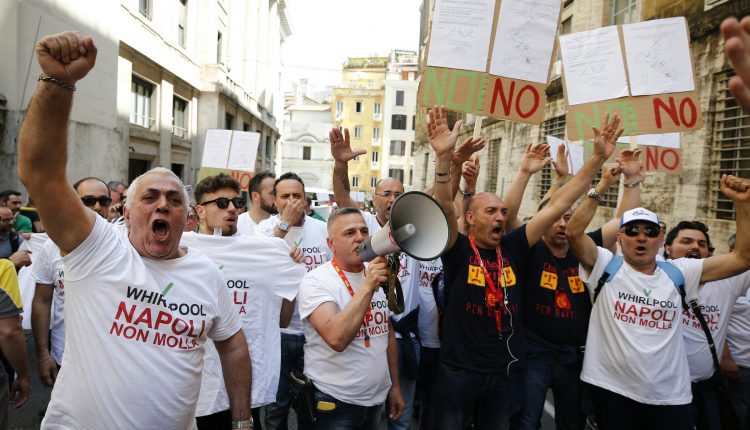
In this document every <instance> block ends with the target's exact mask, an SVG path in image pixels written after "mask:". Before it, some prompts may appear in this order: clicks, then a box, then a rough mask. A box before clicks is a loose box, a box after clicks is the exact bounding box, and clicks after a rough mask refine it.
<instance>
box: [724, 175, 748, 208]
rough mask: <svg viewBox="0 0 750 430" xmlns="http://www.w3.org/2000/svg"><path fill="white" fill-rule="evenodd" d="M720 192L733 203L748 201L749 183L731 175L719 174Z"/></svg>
mask: <svg viewBox="0 0 750 430" xmlns="http://www.w3.org/2000/svg"><path fill="white" fill-rule="evenodd" d="M720 187H721V192H722V193H724V195H725V196H727V197H729V198H730V199H732V201H733V202H735V203H747V202H750V183H748V181H747V179H742V178H738V177H736V176H732V175H722V176H721V184H720Z"/></svg>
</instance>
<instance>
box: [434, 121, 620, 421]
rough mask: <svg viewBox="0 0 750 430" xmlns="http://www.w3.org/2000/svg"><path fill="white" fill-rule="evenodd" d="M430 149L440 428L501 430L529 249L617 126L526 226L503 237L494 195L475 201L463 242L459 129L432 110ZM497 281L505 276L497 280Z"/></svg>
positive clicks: (594, 167) (587, 174) (605, 152)
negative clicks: (438, 227) (446, 231)
mask: <svg viewBox="0 0 750 430" xmlns="http://www.w3.org/2000/svg"><path fill="white" fill-rule="evenodd" d="M429 115H430V122H431V123H433V124H434V125H435V127H434V128H432V127H430V130H431V133H430V135H429V140H430V145H431V146H432V148H433V149H434V151H435V154H436V164H435V181H434V185H433V193H434V195H435V198H436V199H437V200H438V202H440V204H441V206H442V208H443V210H444V211H445V213H446V215H447V218H448V221H449V223H450V227H451V228H450V230H451V232H450V239H449V242H448V250H447V251H446V252H445V253H444V254H443V256H442V260H443V264H444V273H445V311H444V313H443V320H442V345H441V357H440V369H439V371H438V380H437V385H436V388H435V389H436V397H435V411H436V417H435V422H436V423H437V425H438V428H443V429H457V428H468V426H469V425H470V423H471V421H472V419H473V420H474V428H475V429H480V430H481V429H490V428H492V429H506V428H507V427H508V424H509V415H510V403H511V396H512V393H511V374H512V372H516V371H517V370H519V362H518V361H519V360H518V359H519V357H520V333H519V329H520V321H519V316H520V314H519V306H520V303H519V300H520V296H521V291H520V290H519V288H520V286H521V285H524V284H525V282H526V280H525V279H524V278H523V267H524V265H525V263H526V261H528V260H529V258H530V257H531V247H532V246H533V245H534V244H535V243H536V242H537V241H539V240H540V238H541V237H542V234H543V233H544V231H545V230H546V229H547V228H548V227H550V226H551V225H552V224H554V223H555V221H556V220H558V219H559V218H560V216H561V215H562V214H563V213H564V212H565V211H566V210H568V208H569V207H570V206H571V205H572V204H573V203H574V202H575V200H576V199H577V198H578V197H579V196H580V195H581V194H583V192H584V191H585V190H586V187H587V186H588V184H590V183H591V180H592V179H593V178H594V175H595V174H596V172H598V171H599V169H600V168H601V166H602V165H603V164H604V162H605V160H607V158H609V156H610V155H611V154H612V152H613V151H614V149H615V143H616V141H617V137H619V135H620V134H621V133H622V129H618V126H619V123H620V120H619V117H617V116H616V115H615V117H614V118H613V119H612V120H611V121H610V120H609V115H607V116H606V117H605V121H604V123H603V124H602V130H601V131H600V130H599V129H598V128H595V134H596V136H597V138H596V139H595V140H594V154H593V155H592V156H591V158H590V159H589V160H588V161H587V162H586V163H585V164H584V166H583V167H582V168H581V170H580V171H579V173H578V174H577V175H575V176H574V177H573V178H572V179H571V180H570V181H569V182H568V183H566V184H565V185H564V186H563V187H561V188H560V189H559V190H558V191H557V193H555V195H554V197H553V198H552V200H551V201H550V203H549V204H548V205H547V206H545V207H544V208H543V209H541V210H540V211H539V212H538V213H537V214H536V215H534V217H533V218H532V219H531V220H530V221H529V222H528V223H527V224H526V225H524V226H521V227H519V228H517V229H515V230H513V231H510V232H505V216H506V213H507V207H506V206H505V204H504V203H503V201H502V200H501V199H500V198H499V197H498V196H496V195H495V194H492V193H479V194H477V195H476V196H474V197H472V199H471V201H470V202H469V203H468V207H467V209H466V214H465V220H466V223H467V224H468V236H467V235H463V234H459V233H458V228H457V227H458V226H457V221H456V214H455V209H454V205H453V193H452V190H451V187H450V182H451V180H450V179H451V176H452V175H459V174H460V170H459V169H460V166H459V167H458V168H457V167H456V166H455V165H454V164H453V163H452V155H453V150H454V147H455V144H456V140H457V139H458V133H459V131H460V128H461V123H460V122H458V123H456V124H455V126H454V127H453V130H452V131H451V130H450V129H449V128H448V121H447V117H446V112H445V108H437V107H436V108H435V109H433V110H431V111H430V114H429ZM500 274H502V275H500Z"/></svg>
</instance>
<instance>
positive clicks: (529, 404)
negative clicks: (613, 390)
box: [511, 352, 585, 430]
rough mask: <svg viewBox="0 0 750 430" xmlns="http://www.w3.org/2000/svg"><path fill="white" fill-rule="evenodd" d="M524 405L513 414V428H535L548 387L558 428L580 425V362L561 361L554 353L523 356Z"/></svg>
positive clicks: (524, 429)
mask: <svg viewBox="0 0 750 430" xmlns="http://www.w3.org/2000/svg"><path fill="white" fill-rule="evenodd" d="M523 373H524V374H523V375H522V381H523V390H524V391H523V393H524V406H523V409H522V410H521V412H520V414H518V415H517V416H515V417H514V419H513V425H512V426H511V428H513V429H514V430H536V429H538V428H539V421H540V420H541V418H542V411H543V409H544V401H545V399H546V397H547V389H548V388H552V394H553V395H554V399H555V426H556V427H557V430H568V429H570V430H573V429H581V428H583V423H584V421H585V417H584V414H583V411H582V410H581V388H582V383H581V379H580V376H581V363H579V362H576V363H574V364H567V365H566V364H562V363H560V362H559V361H558V360H557V359H556V357H555V353H554V352H539V353H535V354H529V355H526V360H525V366H524V368H523Z"/></svg>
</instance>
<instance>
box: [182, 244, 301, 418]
mask: <svg viewBox="0 0 750 430" xmlns="http://www.w3.org/2000/svg"><path fill="white" fill-rule="evenodd" d="M182 244H183V245H185V246H187V247H188V248H189V249H196V250H198V251H199V252H200V253H201V254H203V255H205V256H206V257H208V258H210V259H211V260H212V261H213V262H214V263H215V264H216V265H217V266H218V267H219V269H220V270H221V272H222V273H223V274H224V278H225V280H226V284H225V286H226V289H227V291H228V293H229V295H230V296H231V298H232V303H233V304H234V313H235V314H236V315H237V316H238V317H239V319H240V321H241V322H242V329H243V331H244V332H245V337H247V343H248V348H249V351H250V359H251V360H252V364H253V389H252V401H251V403H252V407H253V408H257V407H259V406H263V405H266V404H269V403H273V402H275V401H276V389H277V388H278V384H279V372H280V370H281V369H280V367H279V366H280V365H279V363H280V360H281V335H280V334H279V313H280V312H281V303H282V299H287V300H289V301H292V300H294V298H295V297H296V296H297V290H298V288H299V281H300V278H302V276H304V274H305V270H304V268H303V267H302V265H301V264H294V262H293V261H292V259H291V258H290V257H289V246H288V245H287V244H286V242H284V241H283V240H281V239H276V238H267V237H263V236H260V235H258V236H243V235H236V236H231V237H222V236H211V235H205V234H196V233H185V234H183V235H182ZM208 344H212V342H207V345H208ZM209 359H210V360H211V362H210V363H209ZM205 360H206V364H205V365H204V367H203V380H202V381H201V395H200V399H199V401H198V409H197V410H196V416H199V417H200V416H205V415H211V414H213V413H216V412H221V411H225V410H227V409H229V397H228V396H227V392H226V387H225V385H224V377H223V375H222V371H221V362H220V361H219V356H218V354H217V353H216V350H215V348H213V347H212V348H208V347H207V348H206V359H205Z"/></svg>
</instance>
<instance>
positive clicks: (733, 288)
mask: <svg viewBox="0 0 750 430" xmlns="http://www.w3.org/2000/svg"><path fill="white" fill-rule="evenodd" d="M710 246H711V239H710V237H709V235H708V227H706V225H705V224H703V223H702V222H700V221H680V222H679V223H677V225H676V226H675V227H674V228H673V229H671V230H670V231H669V233H667V236H666V240H665V245H664V257H665V258H668V259H673V260H676V259H678V258H683V257H684V258H693V259H703V258H708V257H709V248H710ZM749 287H750V272H744V273H741V274H739V275H737V276H733V277H731V278H726V279H721V280H718V281H712V282H706V283H705V284H700V285H698V302H699V303H700V307H699V309H700V310H701V313H702V314H703V317H704V318H705V320H706V322H707V323H708V328H709V330H710V332H711V337H712V338H713V342H714V345H715V348H716V349H715V351H716V354H717V360H718V354H720V353H721V351H723V348H724V342H725V340H726V336H727V327H728V325H729V319H730V318H731V316H732V307H733V305H734V304H735V302H736V301H737V299H739V298H740V297H742V296H744V295H745V294H747V292H748V288H749ZM682 328H683V330H682V334H683V338H684V342H685V351H686V352H687V359H688V366H689V368H690V379H691V381H692V386H691V387H692V393H693V408H694V410H695V421H696V428H697V429H698V430H721V419H720V415H719V397H718V396H719V393H718V388H719V387H718V385H717V384H718V383H719V382H722V381H721V380H720V379H717V378H712V377H713V376H714V373H715V372H716V371H718V370H719V369H715V368H714V362H713V359H712V357H713V355H712V352H711V350H710V349H709V345H708V340H707V339H706V334H705V333H704V331H703V329H702V328H701V324H700V322H699V321H698V319H697V317H696V315H695V314H694V313H693V312H692V311H689V310H683V313H682ZM717 376H718V375H717Z"/></svg>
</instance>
